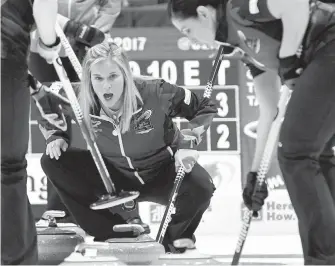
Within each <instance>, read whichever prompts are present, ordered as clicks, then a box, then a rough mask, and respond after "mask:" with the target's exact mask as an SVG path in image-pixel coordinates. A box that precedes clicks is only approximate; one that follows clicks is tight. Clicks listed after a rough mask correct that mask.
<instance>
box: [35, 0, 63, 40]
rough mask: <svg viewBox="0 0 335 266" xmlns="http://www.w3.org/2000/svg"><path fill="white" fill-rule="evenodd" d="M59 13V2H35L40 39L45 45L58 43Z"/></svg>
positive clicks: (41, 0) (48, 0) (50, 0)
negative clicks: (57, 26)
mask: <svg viewBox="0 0 335 266" xmlns="http://www.w3.org/2000/svg"><path fill="white" fill-rule="evenodd" d="M57 12H58V1H57V0H35V1H34V5H33V13H34V19H35V22H36V26H37V30H38V32H39V35H40V38H41V40H42V42H43V43H44V44H45V45H52V44H54V43H55V42H56V31H55V25H56V20H57Z"/></svg>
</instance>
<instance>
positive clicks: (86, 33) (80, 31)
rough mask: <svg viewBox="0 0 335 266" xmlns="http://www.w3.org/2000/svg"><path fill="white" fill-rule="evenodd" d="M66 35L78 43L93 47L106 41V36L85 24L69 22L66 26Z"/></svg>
mask: <svg viewBox="0 0 335 266" xmlns="http://www.w3.org/2000/svg"><path fill="white" fill-rule="evenodd" d="M64 33H65V35H66V36H67V37H70V38H74V39H75V40H76V41H77V42H78V43H81V44H84V45H85V46H88V47H92V46H94V45H96V44H99V43H102V42H103V41H104V40H105V34H104V33H103V32H102V31H101V30H99V29H97V28H94V27H91V26H87V25H85V24H83V23H80V22H77V21H74V20H69V21H68V22H67V23H66V24H65V26H64Z"/></svg>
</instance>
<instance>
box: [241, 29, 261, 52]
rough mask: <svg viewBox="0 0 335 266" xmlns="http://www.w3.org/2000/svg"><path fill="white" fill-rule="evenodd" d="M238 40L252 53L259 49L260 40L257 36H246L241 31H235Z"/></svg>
mask: <svg viewBox="0 0 335 266" xmlns="http://www.w3.org/2000/svg"><path fill="white" fill-rule="evenodd" d="M237 34H238V36H239V38H240V40H241V41H242V42H243V43H244V44H245V45H246V46H247V47H248V48H249V49H250V50H251V51H253V52H254V53H256V54H258V53H259V51H260V49H261V41H260V39H258V38H247V37H246V36H245V34H244V33H243V32H242V31H240V30H239V31H237Z"/></svg>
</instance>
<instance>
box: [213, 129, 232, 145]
mask: <svg viewBox="0 0 335 266" xmlns="http://www.w3.org/2000/svg"><path fill="white" fill-rule="evenodd" d="M216 132H217V133H218V134H220V137H219V140H218V142H217V145H216V146H217V148H218V149H229V148H230V142H229V141H228V137H229V127H228V126H227V125H225V124H220V125H218V126H217V128H216Z"/></svg>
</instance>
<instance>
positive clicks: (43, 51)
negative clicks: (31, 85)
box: [37, 37, 61, 64]
mask: <svg viewBox="0 0 335 266" xmlns="http://www.w3.org/2000/svg"><path fill="white" fill-rule="evenodd" d="M60 49H61V43H60V39H59V37H57V38H56V42H55V43H54V44H52V45H45V44H44V43H43V42H42V40H41V39H40V38H39V39H38V42H37V52H38V53H39V54H40V56H42V57H43V58H44V59H45V60H46V61H47V63H48V64H52V62H53V61H54V60H55V59H56V58H57V57H59V51H60Z"/></svg>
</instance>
